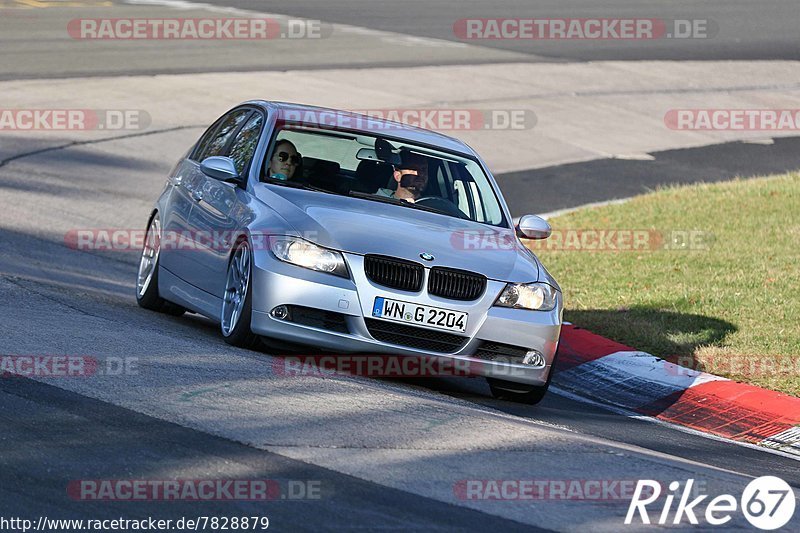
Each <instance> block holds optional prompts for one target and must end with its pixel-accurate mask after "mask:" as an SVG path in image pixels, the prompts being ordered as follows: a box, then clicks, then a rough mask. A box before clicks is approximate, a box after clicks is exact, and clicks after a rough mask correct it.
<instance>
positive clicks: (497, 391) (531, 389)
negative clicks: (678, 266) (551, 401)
mask: <svg viewBox="0 0 800 533" xmlns="http://www.w3.org/2000/svg"><path fill="white" fill-rule="evenodd" d="M551 373H552V370H551ZM486 381H488V382H489V389H491V391H492V396H494V397H495V398H497V399H498V400H510V401H512V402H517V403H525V404H528V405H536V404H537V403H539V402H541V401H542V400H543V399H544V397H545V394H547V389H548V388H549V387H550V380H548V381H547V383H545V384H544V385H526V384H524V383H514V382H513V381H505V380H502V379H496V378H486Z"/></svg>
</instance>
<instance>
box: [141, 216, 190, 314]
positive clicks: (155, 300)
mask: <svg viewBox="0 0 800 533" xmlns="http://www.w3.org/2000/svg"><path fill="white" fill-rule="evenodd" d="M160 255H161V222H160V221H159V220H158V215H155V216H154V217H153V219H152V220H151V221H150V225H149V226H148V227H147V233H146V234H145V237H144V247H143V248H142V256H141V258H140V259H139V271H138V273H137V275H136V302H137V303H138V304H139V306H140V307H144V308H145V309H150V310H151V311H160V312H162V313H168V314H170V315H174V316H180V315H182V314H183V313H185V312H186V309H184V308H183V307H181V306H179V305H176V304H174V303H172V302H168V301H166V300H165V299H164V298H162V297H161V296H159V294H158V259H159V257H160Z"/></svg>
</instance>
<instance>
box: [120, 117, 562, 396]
mask: <svg viewBox="0 0 800 533" xmlns="http://www.w3.org/2000/svg"><path fill="white" fill-rule="evenodd" d="M549 235H550V226H549V225H548V223H547V222H546V221H544V220H543V219H541V218H539V217H537V216H534V215H526V216H523V217H521V218H520V219H519V221H518V223H516V224H514V222H513V221H512V219H511V216H510V214H509V211H508V207H507V206H506V204H505V202H504V200H503V197H502V195H501V194H500V190H499V188H498V186H497V183H496V182H495V180H494V178H493V177H492V175H491V173H490V172H489V170H488V169H487V168H486V165H485V164H484V162H483V161H482V160H481V158H480V157H479V156H478V154H476V153H475V152H474V151H473V150H472V149H471V148H469V147H468V146H467V145H465V144H464V143H462V142H460V141H458V140H456V139H453V138H451V137H447V136H445V135H441V134H439V133H435V132H432V131H428V130H424V129H420V128H415V127H411V126H407V125H404V124H400V123H396V122H391V121H387V120H381V119H378V118H375V117H369V116H365V115H360V114H356V113H349V112H346V111H339V110H333V109H325V108H319V107H312V106H304V105H299V104H287V103H279V102H267V101H250V102H246V103H244V104H241V105H239V106H237V107H235V108H234V109H232V110H230V111H229V112H227V113H225V114H224V115H223V116H222V117H221V118H219V119H218V120H217V121H216V122H215V123H214V124H212V125H211V127H209V128H208V129H207V130H206V131H205V132H204V133H203V135H202V136H201V137H200V139H199V140H198V141H197V143H196V144H195V145H194V146H192V147H191V149H189V151H188V152H187V153H186V154H184V156H183V157H182V158H181V159H180V161H179V162H178V163H177V165H176V166H175V168H174V169H173V170H172V172H171V173H170V175H169V177H168V178H167V181H166V184H165V186H164V189H163V191H162V192H161V195H160V197H159V198H158V200H157V202H156V204H155V206H154V208H153V211H152V213H151V214H150V218H149V220H148V223H147V233H146V237H145V244H144V248H143V251H142V255H141V261H140V264H139V270H138V276H137V283H136V296H137V301H138V303H139V305H141V306H142V307H144V308H147V309H151V310H157V311H162V312H167V313H172V314H181V313H183V312H185V311H187V310H188V311H190V312H194V313H199V314H202V315H205V316H206V317H208V318H210V319H212V320H215V321H218V322H219V324H220V331H221V334H222V337H223V338H224V339H225V340H226V341H227V342H228V343H230V344H232V345H235V346H240V347H249V348H255V347H256V346H257V345H259V344H266V346H267V347H271V348H273V349H275V350H280V349H284V348H287V347H297V346H311V347H315V348H317V349H319V348H321V349H323V350H325V351H327V352H333V353H335V354H377V355H381V354H384V355H392V356H397V357H424V358H427V359H431V358H433V359H435V360H440V361H441V360H446V361H450V362H456V363H465V364H467V365H468V368H469V370H470V373H471V374H474V375H480V376H485V377H486V378H487V380H488V381H489V385H490V387H491V390H492V393H493V394H494V395H495V396H496V397H499V398H505V399H511V400H515V401H520V402H525V403H537V402H539V401H540V400H541V399H542V398H543V397H544V395H545V392H546V391H547V387H548V385H549V383H550V379H551V376H552V369H553V366H554V358H555V355H556V349H557V346H558V341H559V335H560V331H561V321H562V318H561V317H562V309H563V301H562V295H561V290H560V288H559V286H558V284H557V283H556V281H555V280H554V279H553V278H552V277H551V276H550V274H549V273H548V272H547V270H545V268H544V266H543V265H542V264H541V263H540V262H539V260H538V259H537V257H536V256H535V255H534V254H533V253H532V252H531V251H530V250H529V249H528V248H526V247H525V246H524V244H523V243H522V241H521V240H520V237H526V238H530V239H545V238H547V237H548V236H549Z"/></svg>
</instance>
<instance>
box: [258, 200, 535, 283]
mask: <svg viewBox="0 0 800 533" xmlns="http://www.w3.org/2000/svg"><path fill="white" fill-rule="evenodd" d="M277 188H278V187H273V188H271V190H272V191H275V189H277ZM259 196H261V197H262V200H263V201H265V203H267V205H270V207H272V208H273V209H275V210H276V211H277V212H278V214H280V216H281V217H283V218H284V219H285V220H286V221H287V222H288V223H289V224H291V225H292V226H293V227H294V228H295V229H296V230H297V232H298V234H299V235H300V236H302V237H304V238H306V239H307V240H310V241H312V242H314V243H316V244H319V245H320V246H325V247H327V248H332V249H335V250H340V251H343V252H351V253H355V254H361V255H364V254H379V255H387V256H391V257H399V258H402V259H407V260H410V261H415V262H418V263H422V264H424V265H425V266H428V267H431V266H443V267H452V268H459V269H463V270H469V271H472V272H479V273H481V274H483V275H485V276H486V277H487V278H489V279H493V280H499V281H510V282H532V281H537V280H538V279H539V262H538V260H537V259H536V257H535V256H534V255H533V253H532V252H531V251H530V250H528V249H527V248H525V247H524V246H523V245H522V244H521V243H520V242H519V240H518V239H517V238H516V236H515V235H514V232H513V230H511V229H508V228H499V227H495V226H489V225H486V224H480V223H477V222H472V221H469V220H462V219H458V218H454V217H449V216H446V215H439V214H437V213H431V212H427V211H422V210H419V209H413V208H408V207H403V206H397V205H391V204H386V203H381V202H376V201H371V200H365V199H361V198H351V197H347V196H340V195H334V194H326V193H320V192H315V191H306V190H303V189H290V188H288V187H286V188H284V187H281V188H280V191H279V192H278V193H277V194H274V195H272V194H269V195H268V196H269V198H267V194H263V195H259ZM423 253H428V254H431V255H432V256H433V257H434V260H433V261H425V260H422V259H421V258H420V254H423Z"/></svg>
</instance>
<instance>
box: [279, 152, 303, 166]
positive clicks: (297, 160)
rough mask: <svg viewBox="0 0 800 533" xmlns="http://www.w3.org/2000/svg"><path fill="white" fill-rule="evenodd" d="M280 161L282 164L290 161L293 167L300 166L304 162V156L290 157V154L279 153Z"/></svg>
mask: <svg viewBox="0 0 800 533" xmlns="http://www.w3.org/2000/svg"><path fill="white" fill-rule="evenodd" d="M277 155H278V161H280V162H281V163H285V162H286V160H287V159H288V160H289V162H290V163H291V164H293V165H299V164H300V161H302V159H301V158H302V156H301V155H300V154H297V155H293V156H290V155H289V153H288V152H278V154H277Z"/></svg>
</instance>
